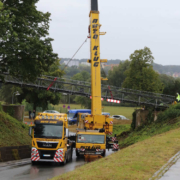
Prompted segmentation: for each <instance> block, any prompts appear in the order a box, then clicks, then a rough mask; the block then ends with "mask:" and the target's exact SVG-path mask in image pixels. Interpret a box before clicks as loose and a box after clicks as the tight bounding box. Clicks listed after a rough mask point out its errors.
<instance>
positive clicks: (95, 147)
mask: <svg viewBox="0 0 180 180" xmlns="http://www.w3.org/2000/svg"><path fill="white" fill-rule="evenodd" d="M81 148H82V149H101V146H92V147H91V146H81Z"/></svg>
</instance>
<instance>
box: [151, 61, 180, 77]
mask: <svg viewBox="0 0 180 180" xmlns="http://www.w3.org/2000/svg"><path fill="white" fill-rule="evenodd" d="M153 67H154V70H155V71H158V72H159V73H160V74H168V75H172V74H174V73H179V72H180V66H177V65H167V66H163V65H160V64H156V63H154V64H153Z"/></svg>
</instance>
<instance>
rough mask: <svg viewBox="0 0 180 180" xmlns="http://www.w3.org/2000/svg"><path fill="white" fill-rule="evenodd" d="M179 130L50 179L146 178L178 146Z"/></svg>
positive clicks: (168, 157)
mask: <svg viewBox="0 0 180 180" xmlns="http://www.w3.org/2000/svg"><path fill="white" fill-rule="evenodd" d="M179 131H180V128H178V129H176V130H171V131H169V132H167V133H164V134H161V135H156V136H154V137H152V138H149V139H146V140H144V141H142V142H138V143H136V144H134V145H131V146H129V147H127V148H125V149H123V150H121V151H119V152H116V153H114V154H112V155H110V156H108V157H105V158H103V159H100V160H98V161H95V162H92V163H88V164H86V165H84V166H82V167H80V168H77V169H76V170H74V171H72V172H69V173H66V174H64V175H62V176H59V177H55V178H53V179H52V180H66V179H69V180H71V179H73V180H74V179H78V180H84V179H100V180H101V179H103V180H108V179H115V180H116V179H123V180H129V179H131V180H132V179H133V180H135V179H138V180H146V179H149V178H150V177H151V176H152V175H153V174H154V173H155V172H156V171H157V170H159V169H160V168H161V167H162V166H163V165H164V164H165V163H166V162H167V161H168V160H169V159H170V158H171V157H172V156H173V155H174V154H176V153H177V152H178V151H179V150H180V133H179Z"/></svg>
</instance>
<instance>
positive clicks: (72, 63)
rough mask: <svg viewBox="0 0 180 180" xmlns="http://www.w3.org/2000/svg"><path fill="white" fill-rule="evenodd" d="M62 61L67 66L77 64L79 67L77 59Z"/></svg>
mask: <svg viewBox="0 0 180 180" xmlns="http://www.w3.org/2000/svg"><path fill="white" fill-rule="evenodd" d="M68 62H69V61H64V64H65V65H67V64H68V67H72V66H77V67H79V61H70V62H69V63H68Z"/></svg>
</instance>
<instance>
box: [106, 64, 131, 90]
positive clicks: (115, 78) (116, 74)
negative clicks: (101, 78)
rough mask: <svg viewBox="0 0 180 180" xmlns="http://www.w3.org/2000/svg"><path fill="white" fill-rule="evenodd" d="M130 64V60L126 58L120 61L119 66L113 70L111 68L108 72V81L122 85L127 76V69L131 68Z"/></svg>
mask: <svg viewBox="0 0 180 180" xmlns="http://www.w3.org/2000/svg"><path fill="white" fill-rule="evenodd" d="M129 66H130V61H128V60H126V61H124V62H120V63H119V66H118V67H114V68H113V70H110V71H109V73H108V83H109V84H110V85H113V86H117V87H120V86H121V85H122V83H123V82H124V80H125V78H126V76H125V71H127V70H128V69H129Z"/></svg>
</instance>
